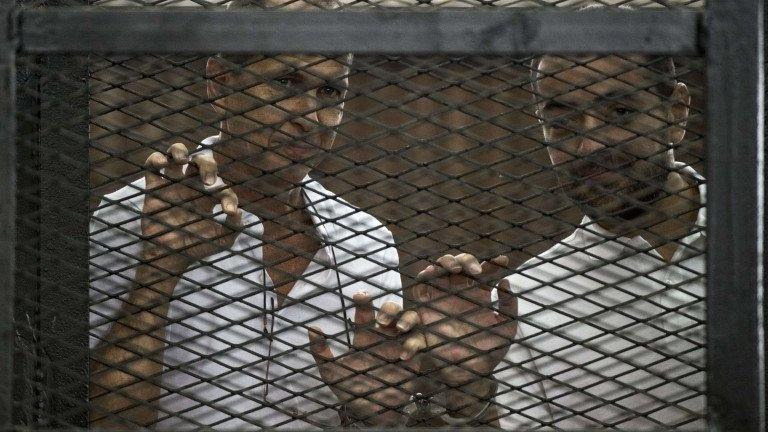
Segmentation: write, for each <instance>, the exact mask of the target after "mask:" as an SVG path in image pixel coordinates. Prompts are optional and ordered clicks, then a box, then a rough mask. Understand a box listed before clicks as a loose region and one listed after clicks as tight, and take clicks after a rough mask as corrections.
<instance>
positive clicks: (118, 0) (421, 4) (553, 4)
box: [23, 0, 705, 10]
mask: <svg viewBox="0 0 768 432" xmlns="http://www.w3.org/2000/svg"><path fill="white" fill-rule="evenodd" d="M230 1H231V0H214V1H207V0H151V1H145V0H93V1H87V2H86V1H79V0H64V1H58V2H51V1H43V0H32V1H25V2H23V3H24V4H25V5H27V6H86V5H88V6H97V7H151V6H168V7H205V8H217V7H224V6H227V5H228V4H229V3H230ZM296 3H297V2H295V1H293V2H292V1H287V2H280V3H278V4H270V3H269V2H266V3H265V4H264V5H263V7H264V8H265V9H282V8H289V9H290V8H291V7H293V6H295V4H296ZM308 3H310V4H311V3H312V2H308ZM320 3H321V2H318V4H319V5H320V7H321V8H325V6H322V5H321V4H320ZM591 4H600V5H603V6H606V7H611V8H615V7H627V6H628V7H632V8H703V7H704V6H705V2H704V1H703V0H339V2H338V6H337V8H338V9H346V10H355V9H371V8H405V9H414V8H419V9H424V8H427V9H434V8H489V7H491V8H493V7H502V8H511V7H514V8H566V9H574V8H581V7H584V6H587V5H591Z"/></svg>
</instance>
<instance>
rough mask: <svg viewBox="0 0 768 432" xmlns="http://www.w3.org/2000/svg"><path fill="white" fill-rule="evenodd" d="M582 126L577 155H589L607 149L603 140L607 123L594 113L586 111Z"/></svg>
mask: <svg viewBox="0 0 768 432" xmlns="http://www.w3.org/2000/svg"><path fill="white" fill-rule="evenodd" d="M582 124H583V128H582V133H581V137H580V142H579V148H578V150H577V151H576V154H578V155H581V156H583V155H588V154H590V153H594V152H596V151H598V150H601V149H603V148H605V144H603V142H604V140H602V139H601V135H602V133H601V130H602V129H605V122H604V121H603V120H601V119H600V118H599V116H597V115H595V114H594V113H592V112H590V111H586V112H584V115H583V119H582ZM601 141H602V142H601Z"/></svg>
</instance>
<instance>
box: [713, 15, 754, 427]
mask: <svg viewBox="0 0 768 432" xmlns="http://www.w3.org/2000/svg"><path fill="white" fill-rule="evenodd" d="M707 5H708V8H709V14H708V34H707V39H706V40H707V61H708V63H707V75H708V98H707V103H708V106H707V111H708V122H707V123H708V138H707V139H708V143H707V144H708V145H707V164H708V165H707V176H708V178H709V182H708V205H707V210H708V217H709V220H710V221H712V223H711V224H709V226H708V240H709V244H708V263H707V264H708V293H707V305H708V306H707V308H708V330H707V331H708V347H707V353H708V363H707V371H708V380H707V389H708V394H709V396H708V401H709V416H710V427H711V429H712V430H715V431H739V432H763V431H764V430H765V401H764V397H765V388H764V386H765V382H764V378H765V374H764V368H765V365H764V345H763V331H762V329H763V321H762V320H763V268H762V266H763V261H762V259H763V227H762V222H763V206H764V197H763V195H764V194H763V168H764V167H763V151H764V149H763V2H762V0H741V1H710V2H707Z"/></svg>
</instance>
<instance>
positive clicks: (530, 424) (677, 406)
mask: <svg viewBox="0 0 768 432" xmlns="http://www.w3.org/2000/svg"><path fill="white" fill-rule="evenodd" d="M686 171H687V172H688V174H689V175H691V176H693V177H696V178H699V179H701V178H700V177H698V175H697V174H696V173H695V172H694V171H693V170H692V169H690V168H687V169H686ZM700 181H701V185H700V193H701V198H702V202H704V199H705V190H704V185H703V179H701V180H700ZM705 223H706V215H705V209H704V208H703V207H702V208H701V209H700V211H699V214H698V219H697V222H696V227H695V229H694V230H692V232H691V233H690V235H688V236H687V237H685V238H684V239H683V240H682V241H680V245H679V247H678V249H677V251H676V253H675V254H674V257H673V259H672V262H671V263H669V264H668V263H666V262H665V261H664V260H663V259H662V258H661V256H660V255H659V254H658V253H657V252H656V251H655V250H654V249H653V248H652V247H651V245H650V244H649V243H648V242H646V241H645V240H644V239H642V238H640V237H635V238H625V237H618V238H617V236H616V235H614V234H612V233H610V232H608V231H606V230H604V229H602V228H601V227H600V226H598V225H597V224H596V223H594V222H593V221H591V220H590V219H589V218H587V217H585V218H584V219H583V220H582V222H581V225H580V226H579V228H578V229H576V231H575V232H574V233H573V234H572V235H570V236H569V237H568V238H566V239H564V240H562V241H561V242H559V243H558V244H557V245H556V246H554V247H553V248H551V249H549V250H548V251H546V252H544V253H543V254H541V255H539V256H538V257H536V258H533V259H531V260H529V261H528V262H526V263H525V264H523V265H522V266H521V267H520V268H519V269H518V270H517V272H516V273H515V274H514V275H512V276H510V277H509V278H508V280H509V282H510V286H511V288H512V291H513V292H514V293H515V294H516V295H517V296H518V307H519V310H518V313H519V330H518V334H517V340H516V342H515V343H513V345H512V347H511V348H510V351H509V352H508V353H507V356H506V358H505V359H504V361H502V362H501V363H500V364H499V366H498V368H497V372H496V374H495V377H496V379H497V380H498V381H499V392H498V396H497V397H496V403H498V407H499V410H500V415H501V416H502V418H501V425H502V427H503V428H505V429H513V430H517V429H526V430H528V429H538V428H542V429H550V428H561V429H566V430H576V429H578V430H580V429H585V428H602V427H606V426H609V427H613V428H617V429H625V430H626V429H628V430H636V429H653V428H662V427H664V426H666V427H677V426H679V427H682V428H684V429H704V427H705V423H704V420H703V415H704V410H705V398H704V396H703V395H702V392H703V391H704V381H705V372H704V357H705V350H704V343H705V323H704V320H705V308H704V307H705V301H704V296H705V285H706V284H705V255H704V251H705V246H706V237H705V233H704V227H705Z"/></svg>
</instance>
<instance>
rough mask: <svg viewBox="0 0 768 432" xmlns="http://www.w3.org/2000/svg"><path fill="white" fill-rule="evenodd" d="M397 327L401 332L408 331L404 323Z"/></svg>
mask: <svg viewBox="0 0 768 432" xmlns="http://www.w3.org/2000/svg"><path fill="white" fill-rule="evenodd" d="M396 327H397V329H398V330H400V331H401V332H406V331H408V327H406V326H405V324H404V323H397V326H396Z"/></svg>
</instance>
